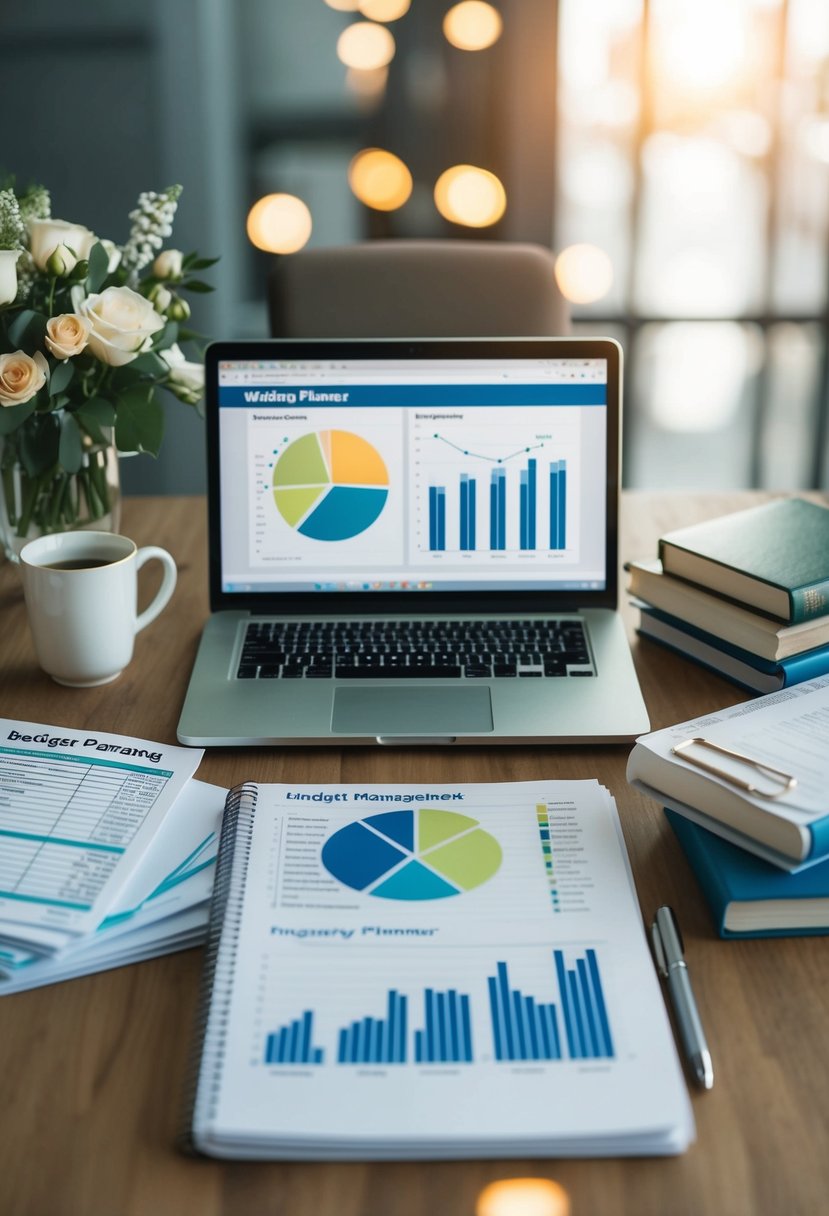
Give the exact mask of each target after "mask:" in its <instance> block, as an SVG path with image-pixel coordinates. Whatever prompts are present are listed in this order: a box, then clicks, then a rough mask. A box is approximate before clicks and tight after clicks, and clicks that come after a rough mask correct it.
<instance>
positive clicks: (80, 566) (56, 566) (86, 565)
mask: <svg viewBox="0 0 829 1216" xmlns="http://www.w3.org/2000/svg"><path fill="white" fill-rule="evenodd" d="M112 560H114V561H117V560H118V559H117V558H114V559H112ZM110 565H112V561H111V560H110V558H108V557H78V558H74V559H72V560H69V561H65V562H44V563H43V569H44V570H97V568H98V567H99V566H110Z"/></svg>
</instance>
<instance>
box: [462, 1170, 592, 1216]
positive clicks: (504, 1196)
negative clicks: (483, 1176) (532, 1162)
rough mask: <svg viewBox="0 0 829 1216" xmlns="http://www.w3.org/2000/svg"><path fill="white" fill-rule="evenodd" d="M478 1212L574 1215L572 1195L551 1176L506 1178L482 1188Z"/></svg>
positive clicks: (483, 1214)
mask: <svg viewBox="0 0 829 1216" xmlns="http://www.w3.org/2000/svg"><path fill="white" fill-rule="evenodd" d="M475 1216H570V1197H569V1196H568V1194H567V1192H566V1191H565V1189H564V1187H563V1186H561V1185H560V1183H558V1182H553V1181H552V1180H551V1179H549V1178H503V1179H501V1180H500V1181H498V1182H491V1183H490V1184H489V1186H486V1187H484V1189H483V1190H482V1191H481V1193H480V1195H479V1196H478V1202H477V1204H476V1205H475Z"/></svg>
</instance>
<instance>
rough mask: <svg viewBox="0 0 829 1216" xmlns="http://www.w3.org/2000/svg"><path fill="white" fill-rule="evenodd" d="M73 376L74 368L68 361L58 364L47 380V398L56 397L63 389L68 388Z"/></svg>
mask: <svg viewBox="0 0 829 1216" xmlns="http://www.w3.org/2000/svg"><path fill="white" fill-rule="evenodd" d="M74 374H75V367H74V364H73V363H71V362H70V361H69V359H66V360H65V362H63V363H59V364H58V365H57V367H56V368H54V369H53V371H52V375H51V376H50V378H49V396H50V397H57V395H58V393H62V392H63V390H64V389H65V388H68V386H69V382H70V380H71V379H72V377H73V376H74Z"/></svg>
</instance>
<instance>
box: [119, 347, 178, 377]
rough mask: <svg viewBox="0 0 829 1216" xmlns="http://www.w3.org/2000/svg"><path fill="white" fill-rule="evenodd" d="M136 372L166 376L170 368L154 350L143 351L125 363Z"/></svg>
mask: <svg viewBox="0 0 829 1216" xmlns="http://www.w3.org/2000/svg"><path fill="white" fill-rule="evenodd" d="M127 366H128V367H131V368H133V369H134V370H135V371H137V372H142V373H144V374H145V375H150V376H166V375H167V372H168V371H169V370H170V369H169V367H168V366H167V364H166V363H165V362H164V360H163V359H162V358H161V356H160V355H157V354H156V353H155V352H154V351H151V350H148V351H145V352H144V354H143V355H139V356H138V358H137V359H133V361H132V363H129V364H127Z"/></svg>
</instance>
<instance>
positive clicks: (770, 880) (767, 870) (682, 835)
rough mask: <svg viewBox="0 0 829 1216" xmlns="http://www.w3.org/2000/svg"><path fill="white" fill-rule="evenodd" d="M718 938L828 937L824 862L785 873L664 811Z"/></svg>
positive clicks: (828, 875)
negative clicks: (689, 867)
mask: <svg viewBox="0 0 829 1216" xmlns="http://www.w3.org/2000/svg"><path fill="white" fill-rule="evenodd" d="M665 814H666V816H667V818H668V822H669V823H670V825H671V827H672V828H673V830H674V833H675V834H676V837H677V840H678V841H679V843H680V846H681V847H682V850H683V852H684V853H685V856H686V857H687V858H688V862H689V864H690V866H691V869H692V870H693V871H694V874H695V875H696V877H697V881H698V882H699V885H700V887H701V888H702V891H703V894H704V895H705V898H706V901H707V903H708V906H709V908H710V909H711V914H712V916H713V918H714V924H715V926H716V929H717V932H718V933H719V935H720V937H795V936H802V935H805V934H819V933H829V861H827V862H823V863H821V864H818V865H814V866H810V867H808V868H807V869H805V870H800V871H799V872H798V873H796V874H787V873H786V872H785V871H783V870H780V869H779V868H778V867H777V866H773V865H769V864H768V862H765V861H762V860H761V859H760V858H759V857H755V856H754V855H753V854H751V853H747V852H746V851H745V849H740V848H738V847H737V846H736V845H734V844H730V843H729V842H728V841H727V840H723V839H722V838H721V837H720V836H715V835H714V833H713V832H708V831H706V829H705V828H702V827H700V826H699V825H698V824H696V823H692V822H691V820H690V819H686V818H685V817H684V816H682V815H677V814H676V812H674V811H672V810H670V809H669V808H668V807H666V808H665Z"/></svg>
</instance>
